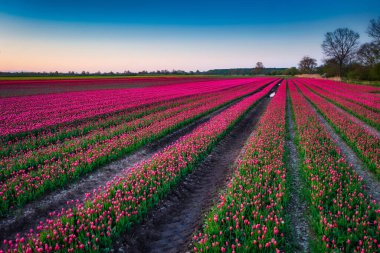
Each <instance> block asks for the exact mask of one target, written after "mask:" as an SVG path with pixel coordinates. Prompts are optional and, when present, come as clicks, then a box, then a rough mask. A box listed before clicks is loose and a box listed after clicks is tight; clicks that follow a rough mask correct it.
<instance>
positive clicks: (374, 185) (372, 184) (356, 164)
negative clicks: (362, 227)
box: [297, 87, 380, 205]
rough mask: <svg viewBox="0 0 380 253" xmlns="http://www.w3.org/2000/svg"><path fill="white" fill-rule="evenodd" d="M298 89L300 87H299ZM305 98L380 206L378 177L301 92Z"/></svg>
mask: <svg viewBox="0 0 380 253" xmlns="http://www.w3.org/2000/svg"><path fill="white" fill-rule="evenodd" d="M297 88H298V87H297ZM300 93H301V94H302V95H303V97H304V98H305V99H306V101H307V102H308V104H309V106H310V107H311V108H312V109H313V111H314V112H315V113H316V114H317V117H318V120H319V121H320V122H321V123H322V125H323V126H324V127H325V128H326V130H327V132H328V133H329V134H330V136H331V138H332V139H333V141H334V142H335V143H336V145H337V146H338V148H339V150H340V151H341V152H342V155H343V156H344V158H345V159H346V161H347V162H348V163H349V164H351V166H352V168H353V169H354V170H355V171H356V173H357V174H358V175H359V176H360V177H361V178H362V179H363V184H364V186H365V188H366V190H367V192H368V193H369V195H370V196H371V197H372V199H374V200H375V201H376V203H377V204H378V205H379V204H380V182H379V181H378V180H377V178H376V176H375V175H374V174H372V173H371V172H370V170H369V169H368V168H367V166H366V165H365V164H364V162H363V161H362V160H361V159H360V158H359V157H358V156H357V155H356V153H355V152H354V151H353V150H352V149H351V148H350V147H349V146H348V145H347V144H346V142H345V141H344V140H343V139H342V138H341V137H340V136H339V135H338V133H336V132H335V130H334V129H333V127H332V126H331V125H330V124H329V123H328V122H327V120H326V119H325V118H324V117H323V116H322V115H321V114H320V113H319V112H318V111H317V109H316V107H315V106H314V105H313V104H312V103H311V102H310V101H309V100H308V99H307V98H306V96H305V95H304V94H303V93H302V92H301V91H300Z"/></svg>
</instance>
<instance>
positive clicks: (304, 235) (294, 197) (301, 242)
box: [285, 94, 313, 252]
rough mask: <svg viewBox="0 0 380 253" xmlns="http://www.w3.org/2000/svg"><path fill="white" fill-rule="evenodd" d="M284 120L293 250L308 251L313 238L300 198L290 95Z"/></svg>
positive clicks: (304, 205)
mask: <svg viewBox="0 0 380 253" xmlns="http://www.w3.org/2000/svg"><path fill="white" fill-rule="evenodd" d="M286 121H287V126H288V131H289V135H288V138H287V139H286V143H285V145H286V148H287V150H288V157H287V158H288V167H287V169H288V176H287V178H288V180H289V182H290V200H289V204H288V206H287V208H286V211H287V213H288V214H289V217H290V223H291V227H292V237H293V243H294V244H295V245H294V246H295V249H294V250H296V251H295V252H310V246H309V241H310V239H312V238H313V236H312V232H311V228H310V225H309V223H308V221H307V214H308V207H307V205H306V202H305V201H304V200H303V199H302V190H303V188H304V184H303V183H302V179H301V174H300V166H301V162H300V160H299V157H298V152H297V147H296V145H295V144H294V143H295V138H296V135H295V124H294V121H293V118H292V112H291V102H290V96H289V94H288V96H287V108H286Z"/></svg>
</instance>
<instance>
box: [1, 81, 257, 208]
mask: <svg viewBox="0 0 380 253" xmlns="http://www.w3.org/2000/svg"><path fill="white" fill-rule="evenodd" d="M259 88H262V87H260V86H259V87H256V86H254V87H251V88H250V91H251V92H252V91H253V90H257V89H259ZM245 94H247V91H246V90H244V92H243V93H242V91H241V90H238V91H236V90H235V91H233V92H230V91H229V92H226V93H223V94H219V95H218V96H216V97H215V98H214V99H210V98H208V99H207V101H206V100H205V99H202V100H200V101H196V102H195V103H194V105H193V106H191V103H190V104H185V105H182V106H180V108H179V109H177V108H172V109H169V110H167V111H163V112H158V113H157V114H159V117H155V116H157V115H155V114H154V113H153V114H151V115H148V116H146V117H143V118H140V119H137V120H136V121H137V122H135V121H132V122H130V123H128V124H127V125H126V131H122V132H121V133H120V134H119V135H115V136H111V138H108V139H107V138H105V139H101V138H100V141H97V142H93V143H92V144H88V146H84V147H82V145H83V143H82V141H81V139H80V140H79V141H73V142H70V143H69V145H68V147H67V149H65V148H66V146H65V145H58V146H54V147H52V148H51V149H49V148H47V149H46V150H47V152H50V151H53V152H52V153H51V154H52V158H50V159H48V158H49V157H46V156H43V152H44V151H45V150H43V151H42V152H41V153H39V152H32V153H31V155H30V157H28V156H20V157H21V158H22V159H24V160H22V159H21V160H20V159H18V160H16V162H15V163H14V164H12V163H8V164H10V165H9V166H11V167H10V168H9V170H7V169H3V170H2V171H4V174H2V176H3V179H4V181H3V182H1V184H0V197H1V198H2V202H1V203H0V212H2V213H7V212H8V211H9V210H10V209H12V208H13V207H14V206H23V205H24V204H25V203H27V202H29V201H31V200H34V199H36V198H38V197H40V196H42V195H43V194H44V193H45V192H47V191H51V190H54V189H56V188H59V187H62V186H64V185H66V184H68V183H69V182H71V181H73V180H75V179H78V178H79V177H80V176H81V175H83V174H85V173H87V172H89V171H91V170H93V169H94V168H97V167H99V166H100V165H103V164H105V163H107V162H109V161H111V160H115V159H116V158H119V157H121V156H122V155H125V154H126V153H129V152H131V151H133V150H136V149H137V148H138V147H141V146H142V145H144V144H145V143H148V142H151V141H152V140H155V139H158V138H160V137H162V136H164V135H166V134H168V133H169V132H171V131H173V130H174V129H178V128H180V127H182V126H184V125H185V124H188V123H189V122H192V121H194V120H196V119H197V118H199V117H201V116H203V115H205V114H208V113H210V112H211V111H214V110H216V109H218V108H220V107H221V106H223V105H224V104H226V103H229V102H231V101H233V100H235V99H237V98H239V97H241V96H243V95H245ZM173 110H174V112H172V111H173ZM166 113H167V115H166ZM146 118H149V120H146ZM145 120H146V121H145ZM144 122H148V124H145V123H144ZM122 127H124V125H122ZM128 127H130V128H128ZM104 132H105V133H108V130H105V131H104ZM92 138H95V137H92V135H90V140H91V139H92ZM95 139H96V140H97V138H95ZM60 147H63V149H60ZM34 154H36V156H34ZM41 157H42V158H41ZM33 162H35V163H34V164H33ZM22 164H26V166H27V167H28V169H24V167H22ZM18 166H21V167H22V169H19V170H15V169H14V168H17V167H18ZM6 172H8V174H6ZM9 173H10V174H9Z"/></svg>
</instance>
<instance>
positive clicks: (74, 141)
mask: <svg viewBox="0 0 380 253" xmlns="http://www.w3.org/2000/svg"><path fill="white" fill-rule="evenodd" d="M258 88H261V86H245V87H241V88H239V89H232V90H231V89H230V90H228V91H224V92H219V93H215V94H213V95H207V96H200V97H199V98H193V99H191V100H187V101H184V102H182V103H181V104H177V102H174V103H173V104H174V105H170V104H169V105H168V106H167V107H169V108H167V109H166V110H159V111H156V112H152V113H150V114H148V115H145V116H143V117H140V118H137V119H134V120H130V121H129V122H128V121H122V120H120V119H118V121H119V123H118V124H116V125H113V126H108V127H107V128H100V129H96V130H95V129H94V130H93V131H91V132H89V133H87V134H86V135H82V136H78V137H77V138H71V139H65V141H64V142H61V143H58V144H54V145H48V146H42V147H39V148H35V149H33V150H28V151H24V152H22V151H21V152H17V153H15V154H12V155H11V156H8V157H3V158H2V159H1V160H0V167H1V168H2V169H1V170H0V181H3V178H4V176H7V175H11V174H12V175H13V172H15V171H19V170H29V171H30V170H33V169H35V168H37V167H38V165H40V164H43V165H46V164H47V163H49V164H51V163H53V162H56V161H57V160H58V159H59V160H62V159H63V158H64V157H66V156H71V157H72V156H73V154H75V153H76V152H78V151H80V150H83V149H87V148H93V147H96V146H97V145H100V144H104V143H105V142H107V141H109V140H111V139H114V138H117V137H118V136H120V135H122V134H125V133H130V132H137V131H139V129H143V128H145V127H148V126H149V125H151V124H153V123H154V122H155V121H159V120H164V119H167V118H169V117H173V116H175V115H177V114H180V113H181V112H183V111H184V110H192V109H194V108H196V107H199V106H203V105H204V104H205V103H207V104H210V105H212V104H222V103H224V102H227V101H229V100H232V99H235V98H237V97H239V96H242V95H245V94H247V93H249V92H252V91H254V90H256V89H258Z"/></svg>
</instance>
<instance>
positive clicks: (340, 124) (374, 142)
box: [297, 82, 380, 176]
mask: <svg viewBox="0 0 380 253" xmlns="http://www.w3.org/2000/svg"><path fill="white" fill-rule="evenodd" d="M297 86H298V87H299V89H300V90H301V92H302V93H303V94H304V95H305V96H306V98H307V99H309V100H310V101H311V102H312V103H313V104H314V105H315V106H316V107H317V109H318V110H319V111H320V112H321V114H322V115H323V116H324V117H325V118H326V120H328V121H329V122H330V123H331V124H332V126H333V127H334V129H335V130H336V131H337V132H338V133H339V134H340V135H341V136H342V138H343V139H344V140H345V141H347V143H348V144H349V145H350V146H351V147H352V148H353V150H355V151H356V152H357V154H358V155H359V156H360V157H361V158H362V159H363V161H364V162H365V163H366V164H367V166H368V168H369V169H370V170H372V171H373V172H374V173H375V174H376V175H377V176H380V139H379V138H378V137H377V136H376V135H375V134H373V133H371V132H370V131H369V130H367V129H366V128H364V126H363V123H359V122H357V121H354V120H352V118H351V116H350V115H348V114H347V113H346V112H343V111H339V110H337V109H336V108H335V106H334V105H333V104H331V103H329V102H328V101H326V100H325V99H323V98H322V97H320V96H318V95H316V94H315V93H313V92H311V91H310V90H309V89H307V88H306V87H305V86H304V85H303V84H301V83H300V82H297Z"/></svg>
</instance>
